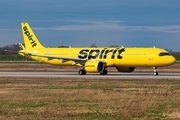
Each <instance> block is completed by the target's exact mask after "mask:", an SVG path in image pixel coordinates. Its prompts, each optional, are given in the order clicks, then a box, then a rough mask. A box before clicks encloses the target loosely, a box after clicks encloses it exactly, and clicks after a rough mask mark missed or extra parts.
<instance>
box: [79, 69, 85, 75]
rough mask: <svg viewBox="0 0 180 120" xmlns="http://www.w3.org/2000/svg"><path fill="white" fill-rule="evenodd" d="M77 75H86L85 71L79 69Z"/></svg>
mask: <svg viewBox="0 0 180 120" xmlns="http://www.w3.org/2000/svg"><path fill="white" fill-rule="evenodd" d="M78 73H79V75H86V70H84V69H81V70H79V71H78Z"/></svg>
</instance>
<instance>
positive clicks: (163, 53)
mask: <svg viewBox="0 0 180 120" xmlns="http://www.w3.org/2000/svg"><path fill="white" fill-rule="evenodd" d="M169 55H170V54H169V53H168V52H161V53H159V56H169Z"/></svg>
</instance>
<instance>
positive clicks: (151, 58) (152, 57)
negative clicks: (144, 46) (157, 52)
mask: <svg viewBox="0 0 180 120" xmlns="http://www.w3.org/2000/svg"><path fill="white" fill-rule="evenodd" d="M149 60H154V51H153V50H151V51H150V52H149Z"/></svg>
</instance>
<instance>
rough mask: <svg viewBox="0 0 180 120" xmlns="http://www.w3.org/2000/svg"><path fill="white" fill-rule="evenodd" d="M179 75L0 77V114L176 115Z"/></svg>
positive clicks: (33, 116) (79, 116)
mask: <svg viewBox="0 0 180 120" xmlns="http://www.w3.org/2000/svg"><path fill="white" fill-rule="evenodd" d="M179 118H180V80H107V79H104V80H102V79H101V80H99V79H81V78H79V79H78V78H77V79H67V78H65V79H62V78H61V79H56V78H52V79H50V78H49V79H41V78H0V119H9V120H14V119H18V120H22V119H43V120H44V119H63V120H71V119H78V120H79V119H83V120H84V119H87V120H91V119H102V120H109V119H114V120H116V119H117V120H119V119H123V120H124V119H125V120H126V119H127V120H129V119H135V120H136V119H138V120H139V119H143V120H144V119H167V120H169V119H179Z"/></svg>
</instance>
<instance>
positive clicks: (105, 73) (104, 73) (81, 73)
mask: <svg viewBox="0 0 180 120" xmlns="http://www.w3.org/2000/svg"><path fill="white" fill-rule="evenodd" d="M107 73H108V71H107V70H106V69H104V70H103V71H101V72H100V74H101V75H107ZM78 74H79V75H86V70H84V69H80V70H79V71H78Z"/></svg>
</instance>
